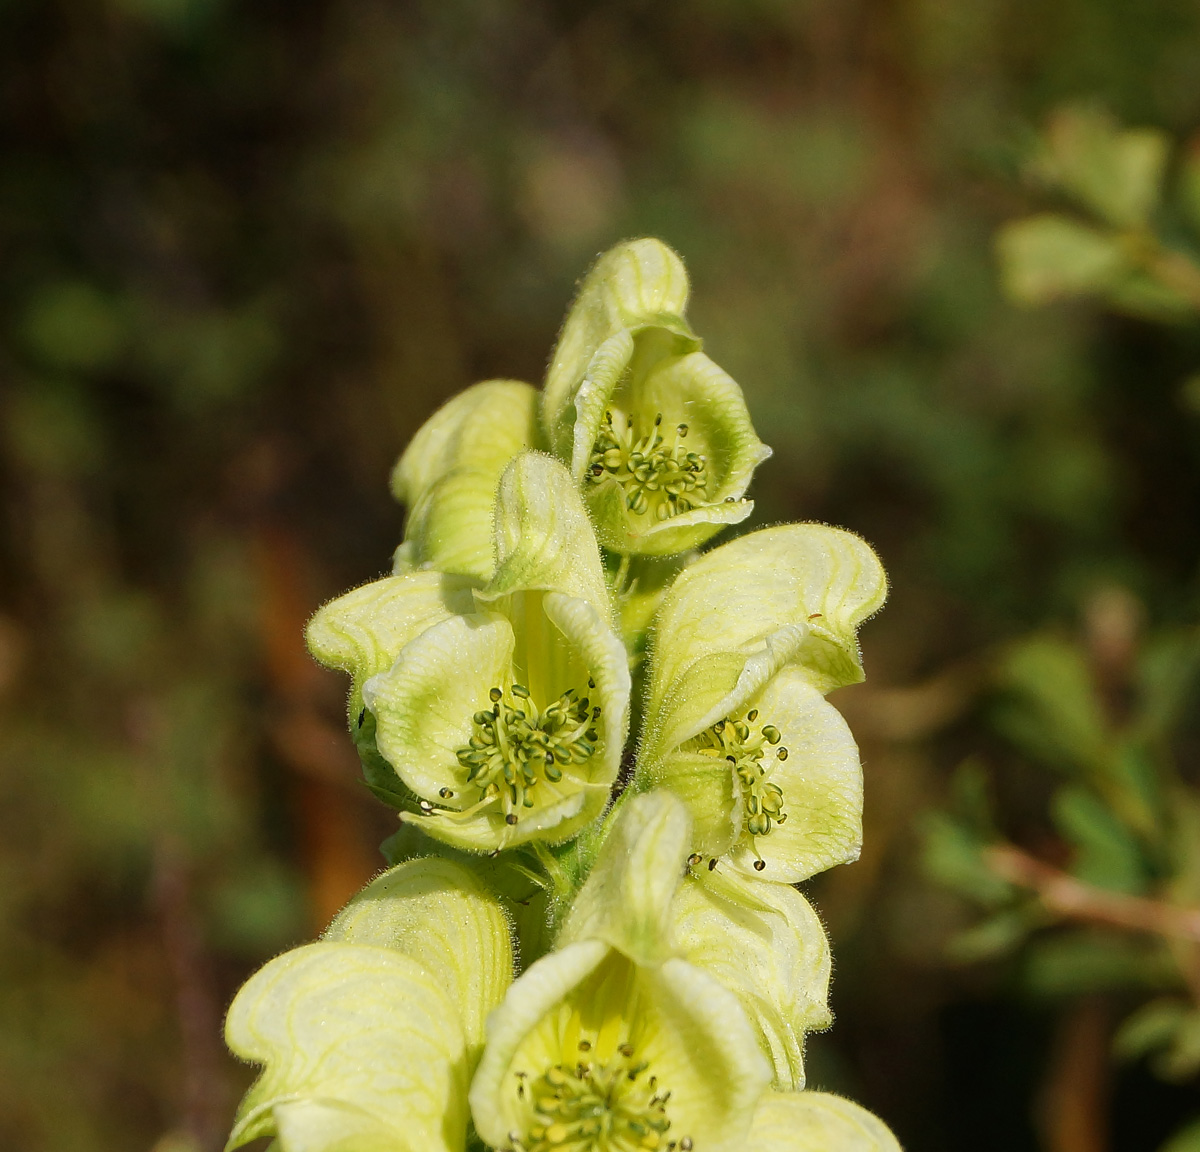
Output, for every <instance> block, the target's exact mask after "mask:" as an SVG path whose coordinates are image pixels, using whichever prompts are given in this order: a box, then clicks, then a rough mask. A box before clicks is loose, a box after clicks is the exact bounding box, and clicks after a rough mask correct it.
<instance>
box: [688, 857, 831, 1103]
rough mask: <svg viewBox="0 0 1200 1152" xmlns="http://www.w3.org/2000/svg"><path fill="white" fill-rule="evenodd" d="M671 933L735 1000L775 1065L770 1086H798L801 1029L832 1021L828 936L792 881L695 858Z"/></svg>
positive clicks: (801, 1073) (803, 1031)
mask: <svg viewBox="0 0 1200 1152" xmlns="http://www.w3.org/2000/svg"><path fill="white" fill-rule="evenodd" d="M672 913H673V929H672V934H673V937H674V939H675V941H676V942H677V946H678V948H679V951H680V954H681V955H682V956H683V958H684V959H685V960H688V961H690V962H691V963H692V964H695V965H696V966H697V967H698V968H702V969H704V971H706V972H708V973H710V974H711V975H713V976H715V977H716V978H717V979H718V980H719V981H720V982H721V983H722V984H723V985H724V986H725V987H726V988H728V989H729V990H730V991H731V992H733V993H734V995H736V996H737V997H738V999H739V1000H740V1001H741V1004H742V1007H743V1008H744V1009H745V1010H746V1013H747V1015H748V1016H749V1017H750V1020H751V1022H752V1023H753V1024H754V1026H755V1027H756V1029H757V1030H758V1034H759V1040H760V1042H761V1044H762V1046H763V1050H764V1051H765V1052H766V1053H767V1055H768V1056H769V1057H770V1059H771V1063H772V1065H773V1067H774V1073H775V1076H774V1087H776V1088H779V1089H783V1090H796V1091H799V1090H800V1089H801V1088H803V1087H804V1037H805V1034H806V1033H808V1032H816V1031H821V1030H822V1029H825V1028H828V1027H829V1025H830V1024H831V1023H832V1019H833V1018H832V1016H831V1015H830V1012H829V1004H828V999H829V970H830V954H829V941H828V939H827V938H826V936H825V930H824V928H823V927H822V926H821V921H820V919H819V918H818V917H817V914H816V912H815V911H813V908H812V905H810V904H809V903H808V901H807V900H805V898H804V897H803V896H801V895H800V893H799V892H797V891H796V889H795V888H792V887H789V886H788V885H786V884H772V883H768V882H765V881H762V880H748V879H746V878H745V877H743V876H740V875H738V873H736V872H732V871H729V870H726V869H724V868H722V869H719V870H717V871H712V872H710V871H709V870H708V868H707V867H705V866H703V865H697V867H695V868H694V869H693V870H692V872H691V874H690V875H689V876H688V877H687V878H685V879H684V881H683V883H682V884H681V885H680V888H679V893H678V895H677V896H676V898H675V903H674V906H673V909H672Z"/></svg>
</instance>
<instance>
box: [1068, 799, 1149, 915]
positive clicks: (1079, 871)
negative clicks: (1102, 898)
mask: <svg viewBox="0 0 1200 1152" xmlns="http://www.w3.org/2000/svg"><path fill="white" fill-rule="evenodd" d="M1052 812H1053V816H1054V822H1055V824H1056V825H1057V826H1058V829H1059V831H1060V832H1061V833H1062V834H1063V836H1064V837H1065V838H1066V839H1067V841H1068V842H1069V843H1070V844H1071V846H1072V848H1073V849H1074V856H1073V859H1072V862H1071V872H1072V874H1073V875H1075V876H1077V877H1078V878H1079V879H1080V880H1082V881H1083V882H1084V883H1085V884H1093V885H1095V886H1096V887H1098V888H1108V889H1110V890H1112V891H1116V892H1129V893H1133V894H1140V893H1142V892H1144V891H1145V889H1146V881H1147V876H1146V868H1145V863H1144V861H1143V859H1142V854H1141V852H1140V851H1139V849H1138V845H1137V841H1136V840H1135V839H1134V838H1133V836H1132V835H1131V834H1130V832H1129V830H1128V829H1127V828H1126V827H1125V825H1124V824H1122V823H1121V821H1120V820H1118V819H1117V817H1116V816H1115V815H1114V814H1113V812H1112V810H1111V809H1110V808H1109V807H1108V806H1107V805H1106V804H1105V803H1104V802H1103V801H1102V800H1100V799H1099V798H1098V797H1097V796H1096V795H1095V793H1093V792H1090V791H1088V790H1087V789H1084V788H1077V787H1067V788H1060V789H1059V790H1058V791H1057V792H1056V793H1055V795H1054V802H1053V806H1052Z"/></svg>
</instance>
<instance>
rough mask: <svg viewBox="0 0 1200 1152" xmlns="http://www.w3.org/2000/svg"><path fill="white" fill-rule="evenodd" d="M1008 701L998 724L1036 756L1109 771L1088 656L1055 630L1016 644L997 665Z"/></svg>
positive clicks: (1066, 766)
mask: <svg viewBox="0 0 1200 1152" xmlns="http://www.w3.org/2000/svg"><path fill="white" fill-rule="evenodd" d="M997 681H998V683H999V686H1000V687H1001V688H1002V689H1003V690H1005V691H1006V692H1007V693H1009V695H1010V699H1011V701H1012V705H1011V706H1010V707H1009V708H1007V709H1005V710H1003V711H1000V712H998V713H997V716H996V720H997V723H998V726H1000V727H1001V728H1002V730H1003V731H1004V732H1005V734H1006V735H1008V736H1009V738H1010V739H1012V740H1014V741H1015V742H1016V743H1017V744H1019V745H1020V746H1021V747H1022V748H1023V749H1024V750H1025V751H1026V752H1029V753H1031V754H1032V755H1033V756H1035V757H1037V758H1038V759H1040V760H1042V761H1044V762H1047V763H1049V764H1050V765H1051V766H1053V767H1057V768H1059V769H1062V770H1066V771H1081V770H1082V771H1083V772H1084V773H1091V774H1100V775H1106V774H1109V773H1111V770H1112V769H1111V760H1112V741H1111V738H1110V733H1109V731H1108V725H1107V722H1106V721H1105V718H1104V712H1103V709H1102V708H1101V704H1100V700H1099V697H1098V696H1097V694H1096V689H1095V685H1094V683H1093V681H1092V676H1091V672H1090V671H1089V669H1088V665H1087V661H1086V659H1085V657H1084V654H1083V652H1081V651H1080V650H1079V649H1078V648H1077V647H1076V646H1075V645H1073V644H1070V643H1068V642H1067V641H1065V640H1062V639H1059V638H1058V637H1056V636H1032V637H1029V638H1028V639H1025V640H1022V641H1020V642H1019V643H1017V644H1015V645H1014V646H1013V647H1012V648H1011V649H1010V650H1009V652H1008V653H1007V655H1006V656H1005V657H1004V659H1003V660H1002V662H1001V664H1000V667H999V668H998V670H997Z"/></svg>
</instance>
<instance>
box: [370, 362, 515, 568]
mask: <svg viewBox="0 0 1200 1152" xmlns="http://www.w3.org/2000/svg"><path fill="white" fill-rule="evenodd" d="M536 433H537V393H536V391H535V390H534V389H533V388H531V387H530V386H529V385H528V384H523V383H521V382H520V381H519V380H486V381H484V382H483V383H482V384H475V385H473V386H472V387H470V388H468V389H467V390H466V391H465V392H460V393H459V394H458V395H457V396H455V397H454V398H453V399H451V400H449V401H447V403H445V404H443V405H442V407H441V408H439V409H438V410H437V411H436V412H435V413H434V414H433V415H432V416H431V417H430V418H429V419H428V420H426V421H425V423H424V424H423V425H422V426H421V428H420V429H419V431H418V432H417V434H416V435H415V436H414V437H413V438H412V441H411V442H410V443H409V445H408V447H407V448H406V449H405V450H404V454H403V455H402V456H401V457H400V459H399V461H398V462H397V464H396V467H395V470H394V471H393V472H392V492H393V494H394V495H395V497H396V499H397V500H400V501H401V502H402V503H404V504H407V505H408V519H407V521H406V522H405V526H404V540H405V543H404V545H403V546H402V556H403V558H404V560H405V562H406V563H408V564H410V565H413V566H420V565H429V566H430V567H432V568H435V569H437V570H438V571H439V572H448V573H455V574H458V575H463V576H471V577H474V578H475V579H477V580H479V581H480V582H484V581H487V580H489V579H491V576H492V572H493V569H494V566H495V555H494V553H493V547H492V508H493V505H494V504H495V502H496V485H497V484H498V483H499V482H500V476H501V474H502V473H503V471H504V469H505V468H506V467H507V466H508V463H509V461H511V460H512V458H513V457H514V456H516V455H517V454H518V453H519V452H521V451H523V450H524V449H526V448H530V447H532V446H533V445H534V443H535V436H536Z"/></svg>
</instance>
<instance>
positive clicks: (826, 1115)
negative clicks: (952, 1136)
mask: <svg viewBox="0 0 1200 1152" xmlns="http://www.w3.org/2000/svg"><path fill="white" fill-rule="evenodd" d="M743 1148H744V1152H900V1145H899V1143H897V1141H896V1137H895V1136H893V1135H892V1133H891V1131H890V1130H889V1128H888V1126H887V1125H886V1124H884V1122H883V1121H882V1120H880V1119H879V1117H878V1116H875V1115H874V1114H873V1113H871V1112H868V1111H867V1110H866V1109H865V1108H863V1107H862V1106H861V1105H859V1104H855V1103H854V1102H853V1101H850V1100H845V1099H843V1098H842V1097H841V1096H834V1095H832V1094H831V1093H829V1092H768V1093H767V1094H766V1095H765V1096H763V1098H762V1100H761V1102H760V1103H759V1105H758V1110H757V1111H756V1112H755V1114H754V1123H753V1124H752V1125H751V1128H750V1134H749V1136H747V1138H746V1142H745V1144H744V1145H743Z"/></svg>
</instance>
